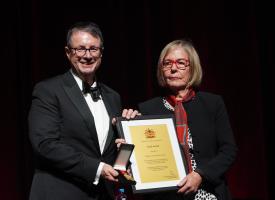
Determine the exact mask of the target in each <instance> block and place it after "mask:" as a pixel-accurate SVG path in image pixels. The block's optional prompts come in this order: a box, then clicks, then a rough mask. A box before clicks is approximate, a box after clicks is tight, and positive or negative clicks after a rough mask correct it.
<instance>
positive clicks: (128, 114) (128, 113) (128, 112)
mask: <svg viewBox="0 0 275 200" xmlns="http://www.w3.org/2000/svg"><path fill="white" fill-rule="evenodd" d="M140 115H141V113H140V112H138V110H133V109H131V108H130V109H123V111H122V115H121V116H122V117H124V118H126V119H134V118H135V117H136V116H140ZM112 124H113V125H115V124H116V118H115V117H114V118H113V119H112Z"/></svg>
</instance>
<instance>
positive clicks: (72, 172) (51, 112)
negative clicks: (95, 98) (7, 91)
mask: <svg viewBox="0 0 275 200" xmlns="http://www.w3.org/2000/svg"><path fill="white" fill-rule="evenodd" d="M99 84H100V87H101V92H102V99H103V101H104V104H105V106H106V109H107V112H108V114H109V117H110V124H109V126H110V130H109V133H108V137H107V141H106V144H105V149H104V151H103V154H102V155H101V153H100V148H99V144H98V138H97V132H96V128H95V124H94V119H93V115H92V113H91V112H90V109H89V107H88V105H87V103H86V101H85V98H84V97H83V94H82V92H81V90H80V88H79V86H78V85H77V83H76V81H75V79H74V78H73V76H72V74H71V72H67V73H65V74H63V75H60V76H57V77H55V78H52V79H49V80H46V81H42V82H40V83H38V84H37V85H36V86H35V88H34V91H33V97H32V98H33V99H32V105H31V109H30V112H29V137H30V140H31V144H32V147H33V150H34V154H35V156H36V157H35V158H36V169H35V173H34V176H33V182H32V187H31V192H30V199H33V200H36V199H38V200H44V199H45V200H63V199H64V200H76V199H77V200H88V199H94V198H95V197H96V195H98V194H99V193H100V194H104V195H107V194H109V195H112V191H113V188H112V183H110V182H107V181H105V180H100V182H99V184H98V185H97V186H95V185H93V181H94V179H95V176H96V172H97V169H98V166H99V163H100V162H101V161H103V162H105V163H108V164H110V165H112V164H113V162H114V159H115V156H116V145H115V142H114V140H115V138H116V137H117V136H116V132H115V131H114V129H113V127H112V124H111V119H112V118H113V117H114V116H120V115H121V101H120V96H119V94H118V93H116V92H115V91H114V90H112V89H111V88H109V87H107V86H106V85H104V84H102V83H99ZM106 125H108V124H106ZM107 191H108V192H107Z"/></svg>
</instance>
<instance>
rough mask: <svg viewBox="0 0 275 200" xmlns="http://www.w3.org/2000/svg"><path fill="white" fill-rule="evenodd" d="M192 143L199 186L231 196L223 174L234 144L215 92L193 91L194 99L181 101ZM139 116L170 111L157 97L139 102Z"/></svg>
mask: <svg viewBox="0 0 275 200" xmlns="http://www.w3.org/2000/svg"><path fill="white" fill-rule="evenodd" d="M183 105H184V108H185V110H186V112H187V116H188V126H189V129H190V132H191V135H192V141H193V145H194V157H195V160H196V163H197V169H198V171H199V172H200V173H201V175H203V186H204V187H207V188H208V189H210V190H211V191H212V192H214V193H215V195H216V196H217V198H218V199H222V200H227V199H231V197H230V194H229V191H228V188H227V185H226V181H225V177H224V175H225V173H226V172H227V171H228V169H229V167H230V166H231V165H232V163H233V161H234V160H235V157H236V152H237V147H236V144H235V140H234V136H233V133H232V129H231V126H230V123H229V119H228V115H227V111H226V107H225V105H224V102H223V100H222V98H221V97H220V96H218V95H214V94H210V93H206V92H197V93H196V97H195V98H194V100H192V101H189V102H186V103H184V104H183ZM139 110H140V112H141V113H142V114H143V115H162V114H171V113H173V112H172V111H170V110H168V109H167V108H165V107H164V104H163V102H162V98H161V97H156V98H153V99H151V100H148V101H146V102H143V103H140V104H139Z"/></svg>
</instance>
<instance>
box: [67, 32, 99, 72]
mask: <svg viewBox="0 0 275 200" xmlns="http://www.w3.org/2000/svg"><path fill="white" fill-rule="evenodd" d="M70 45H71V46H70V47H65V51H66V55H67V57H68V59H69V61H70V63H71V64H72V66H73V70H74V72H75V73H77V74H78V75H79V76H80V77H87V76H91V75H92V76H93V75H94V74H95V72H96V70H97V69H98V68H99V66H100V64H101V57H102V54H101V53H102V52H101V48H100V39H99V38H96V37H94V36H92V35H91V34H90V33H87V32H83V31H77V32H74V33H73V34H72V37H71V44H70Z"/></svg>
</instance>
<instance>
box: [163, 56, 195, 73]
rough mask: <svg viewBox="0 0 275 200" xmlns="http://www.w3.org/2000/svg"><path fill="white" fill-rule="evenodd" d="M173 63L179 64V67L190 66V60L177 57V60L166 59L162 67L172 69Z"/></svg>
mask: <svg viewBox="0 0 275 200" xmlns="http://www.w3.org/2000/svg"><path fill="white" fill-rule="evenodd" d="M173 64H175V65H176V66H177V68H178V69H182V70H183V69H186V68H187V67H189V65H190V63H189V61H188V60H186V59H183V58H182V59H177V60H170V59H167V60H164V61H163V62H162V68H163V69H164V70H168V69H171V68H172V66H173Z"/></svg>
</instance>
